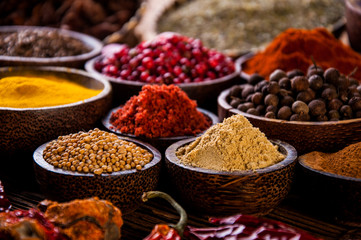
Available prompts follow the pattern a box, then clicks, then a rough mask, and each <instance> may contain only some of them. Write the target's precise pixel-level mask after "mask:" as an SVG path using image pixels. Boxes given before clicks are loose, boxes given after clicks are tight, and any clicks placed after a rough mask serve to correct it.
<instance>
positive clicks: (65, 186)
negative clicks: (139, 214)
mask: <svg viewBox="0 0 361 240" xmlns="http://www.w3.org/2000/svg"><path fill="white" fill-rule="evenodd" d="M119 138H120V139H121V140H126V141H129V142H133V143H135V144H136V145H138V146H140V147H142V148H144V149H146V150H148V151H149V152H151V153H152V155H153V159H152V160H151V161H150V162H149V163H148V164H146V165H144V167H143V168H142V169H141V170H136V169H131V170H123V171H117V172H112V173H102V174H101V175H95V174H93V173H78V172H73V171H70V170H63V169H60V168H55V167H54V166H53V165H51V164H49V163H48V162H46V161H45V160H44V158H43V151H44V149H45V147H46V144H43V145H41V146H40V147H38V148H37V149H36V150H35V152H34V155H33V158H34V161H33V163H34V164H33V165H34V171H35V177H36V181H37V183H38V184H39V186H40V189H41V191H42V192H43V193H44V195H45V196H46V197H47V198H48V199H51V200H55V201H70V200H73V199H82V198H88V197H94V196H98V197H99V198H101V199H106V200H109V201H111V202H112V203H113V204H115V205H116V206H117V207H119V208H120V209H121V210H122V213H124V214H127V213H130V212H132V211H135V210H136V209H137V207H138V206H140V204H141V203H142V200H141V196H142V194H143V192H147V191H151V190H154V189H155V188H156V186H157V184H158V179H159V174H160V169H161V164H160V163H161V155H160V153H159V151H158V150H156V149H155V148H154V147H152V146H150V145H149V144H147V143H144V142H141V141H138V140H135V139H130V138H126V137H119Z"/></svg>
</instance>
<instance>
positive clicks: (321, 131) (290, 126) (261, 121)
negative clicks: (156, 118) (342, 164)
mask: <svg viewBox="0 0 361 240" xmlns="http://www.w3.org/2000/svg"><path fill="white" fill-rule="evenodd" d="M230 91H231V89H226V90H223V91H222V93H221V94H220V95H219V96H218V100H217V101H218V117H219V119H220V120H222V119H224V118H227V117H230V116H232V115H236V114H242V115H243V116H244V117H246V118H247V119H248V120H249V121H250V122H251V123H252V125H253V126H255V127H258V128H259V129H260V130H261V131H262V132H263V133H265V134H266V136H267V137H268V138H271V139H279V140H281V141H285V142H287V143H289V144H291V145H292V146H293V147H295V148H296V150H297V152H298V153H299V154H303V153H307V152H311V151H315V150H317V151H324V152H331V151H335V150H337V149H341V148H343V147H345V146H346V145H348V144H350V143H355V142H359V141H361V134H360V133H361V118H355V119H349V120H340V121H323V122H311V121H287V120H281V119H270V118H266V117H261V116H256V115H252V114H249V113H246V112H242V111H240V110H238V109H236V108H233V107H232V106H231V105H230V104H229V101H228V100H229V95H230Z"/></svg>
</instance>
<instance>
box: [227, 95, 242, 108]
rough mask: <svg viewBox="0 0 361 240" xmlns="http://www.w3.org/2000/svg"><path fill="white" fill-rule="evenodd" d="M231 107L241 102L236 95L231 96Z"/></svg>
mask: <svg viewBox="0 0 361 240" xmlns="http://www.w3.org/2000/svg"><path fill="white" fill-rule="evenodd" d="M229 104H230V105H231V106H232V107H234V108H236V107H237V106H238V105H239V104H241V99H240V98H238V97H232V100H231V102H230V103H229Z"/></svg>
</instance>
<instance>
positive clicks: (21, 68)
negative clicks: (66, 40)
mask: <svg viewBox="0 0 361 240" xmlns="http://www.w3.org/2000/svg"><path fill="white" fill-rule="evenodd" d="M27 71H30V72H34V73H36V72H49V75H52V74H51V73H54V75H55V74H56V73H57V72H61V73H68V74H74V75H81V76H84V77H87V78H92V79H94V80H95V81H97V82H100V83H102V84H103V90H102V91H101V92H100V93H98V94H97V95H95V96H93V97H90V98H87V99H84V100H81V101H77V102H73V103H68V104H63V105H55V106H47V107H34V108H14V107H1V106H0V111H3V110H11V111H18V112H20V111H35V110H51V109H59V108H68V107H74V106H78V105H81V104H84V103H89V102H93V101H96V100H99V99H101V98H103V97H105V96H107V95H109V94H110V93H111V91H112V86H111V84H110V83H109V82H108V81H107V80H106V79H104V78H102V77H100V76H93V75H92V74H90V73H88V72H86V71H84V70H81V69H76V68H68V67H57V66H40V67H30V66H16V67H0V74H1V73H2V72H14V73H17V72H19V74H20V75H21V72H27ZM14 76H15V75H14Z"/></svg>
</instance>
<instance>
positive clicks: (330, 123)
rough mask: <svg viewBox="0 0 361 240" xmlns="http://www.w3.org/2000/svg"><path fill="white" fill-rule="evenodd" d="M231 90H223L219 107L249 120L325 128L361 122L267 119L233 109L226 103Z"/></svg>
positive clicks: (348, 120) (356, 120)
mask: <svg viewBox="0 0 361 240" xmlns="http://www.w3.org/2000/svg"><path fill="white" fill-rule="evenodd" d="M240 85H241V84H240ZM231 88H232V87H231ZM231 88H228V89H225V90H223V91H222V92H221V93H220V94H219V95H218V98H217V103H218V106H219V107H221V108H223V109H224V110H226V111H227V112H231V113H235V114H242V115H243V116H245V117H246V118H248V119H255V120H258V121H265V122H270V123H274V124H287V125H299V126H324V127H330V126H340V125H343V124H351V123H355V122H361V118H352V119H346V120H339V121H322V122H312V121H304V122H303V121H289V120H281V119H272V118H266V117H261V116H256V115H252V114H249V113H246V112H242V111H240V110H238V109H236V108H233V107H232V106H231V105H230V104H229V103H228V102H227V101H226V98H227V96H228V95H229V92H230V91H231Z"/></svg>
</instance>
